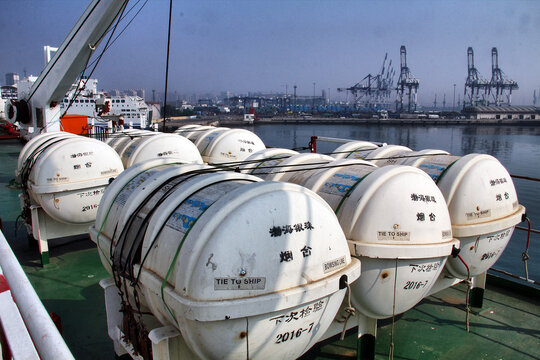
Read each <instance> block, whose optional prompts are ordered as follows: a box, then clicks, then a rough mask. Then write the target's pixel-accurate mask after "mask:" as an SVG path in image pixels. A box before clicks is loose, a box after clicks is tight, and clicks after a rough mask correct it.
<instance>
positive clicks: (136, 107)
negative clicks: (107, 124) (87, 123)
mask: <svg viewBox="0 0 540 360" xmlns="http://www.w3.org/2000/svg"><path fill="white" fill-rule="evenodd" d="M85 82H86V83H85ZM97 82H98V80H97V79H88V81H87V79H83V80H81V81H80V82H79V84H74V85H73V87H72V88H71V89H70V91H69V92H68V93H67V94H66V96H64V100H63V101H62V103H61V104H60V109H61V111H62V113H64V112H65V113H66V114H67V115H87V116H89V117H94V118H96V117H99V116H100V115H107V116H108V117H110V116H118V117H120V116H122V117H123V119H124V122H125V124H126V125H128V124H129V125H132V126H133V127H136V128H145V127H146V126H147V124H148V106H147V104H146V103H145V102H144V99H143V98H141V97H139V96H126V95H120V96H111V95H109V94H108V93H106V92H103V91H98V90H97ZM83 86H84V87H83ZM74 96H76V98H75V99H74V100H73V102H72V104H71V106H69V108H68V105H69V103H70V102H71V100H72V99H73V97H74ZM107 103H108V106H106V104H107ZM96 105H105V106H104V108H105V109H106V110H105V111H104V112H101V111H103V110H100V108H99V107H98V106H96ZM66 108H67V111H66ZM107 110H108V111H107Z"/></svg>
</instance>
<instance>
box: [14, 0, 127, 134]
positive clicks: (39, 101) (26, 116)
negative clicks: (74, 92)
mask: <svg viewBox="0 0 540 360" xmlns="http://www.w3.org/2000/svg"><path fill="white" fill-rule="evenodd" d="M128 1H129V0H92V2H91V3H90V5H89V6H88V7H87V9H86V10H85V12H84V13H83V14H82V16H81V17H80V18H79V20H78V21H77V23H76V24H75V26H74V27H73V29H72V30H71V32H70V33H69V35H68V36H67V37H66V39H65V40H64V42H63V43H62V45H60V47H59V48H58V51H57V52H56V54H55V55H54V57H53V58H52V59H51V61H49V62H48V63H47V65H46V66H45V68H44V69H43V71H42V72H41V74H40V75H39V77H38V79H37V80H36V82H35V83H34V84H33V86H32V88H31V89H30V92H29V94H27V95H26V96H25V97H24V98H22V99H19V101H18V102H15V103H13V102H12V103H8V104H7V107H6V115H7V117H8V121H10V122H12V123H14V122H16V121H18V122H19V124H20V125H21V132H22V133H24V131H25V130H26V132H28V133H31V132H40V131H53V130H59V120H60V119H59V117H60V111H59V106H58V103H59V102H61V101H62V100H63V98H64V96H65V95H66V93H67V91H68V90H69V89H70V87H71V85H72V84H73V82H74V81H75V80H76V79H77V77H78V76H79V74H80V73H81V72H82V71H83V70H84V68H85V67H86V65H87V63H88V60H89V59H90V57H91V56H92V54H93V52H94V51H95V50H96V48H97V46H98V45H99V43H100V41H101V40H102V39H103V37H104V36H105V34H106V33H107V31H108V29H109V28H110V27H111V25H112V24H113V23H114V21H115V20H116V18H117V17H118V16H119V14H120V13H121V12H122V10H123V9H124V8H125V7H126V5H127V3H128Z"/></svg>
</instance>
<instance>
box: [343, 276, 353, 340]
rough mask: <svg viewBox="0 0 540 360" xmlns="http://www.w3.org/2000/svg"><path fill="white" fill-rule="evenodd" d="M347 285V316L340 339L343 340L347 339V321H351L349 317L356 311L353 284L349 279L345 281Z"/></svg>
mask: <svg viewBox="0 0 540 360" xmlns="http://www.w3.org/2000/svg"><path fill="white" fill-rule="evenodd" d="M345 285H347V306H345V309H344V310H345V312H346V313H347V315H346V316H345V321H344V322H343V330H342V331H341V336H340V338H339V339H340V340H341V341H343V339H345V333H346V332H347V321H349V318H350V317H351V316H354V315H355V313H356V309H355V308H354V307H353V306H352V304H351V284H349V282H348V281H345Z"/></svg>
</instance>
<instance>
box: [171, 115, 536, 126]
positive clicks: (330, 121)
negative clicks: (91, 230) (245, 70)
mask: <svg viewBox="0 0 540 360" xmlns="http://www.w3.org/2000/svg"><path fill="white" fill-rule="evenodd" d="M186 124H202V125H206V124H212V125H214V126H216V125H217V126H244V125H249V124H248V123H245V122H244V121H243V119H242V118H241V117H222V116H213V117H202V118H196V119H182V120H168V121H167V127H172V128H178V127H180V126H183V125H186ZM274 124H275V125H288V124H291V125H294V124H312V125H393V126H404V125H407V126H410V125H416V126H429V125H442V126H451V125H491V126H493V125H502V126H538V125H540V119H535V120H530V119H359V118H345V119H343V118H319V117H313V118H299V117H298V118H293V117H274V118H262V119H259V120H256V121H255V124H254V125H274Z"/></svg>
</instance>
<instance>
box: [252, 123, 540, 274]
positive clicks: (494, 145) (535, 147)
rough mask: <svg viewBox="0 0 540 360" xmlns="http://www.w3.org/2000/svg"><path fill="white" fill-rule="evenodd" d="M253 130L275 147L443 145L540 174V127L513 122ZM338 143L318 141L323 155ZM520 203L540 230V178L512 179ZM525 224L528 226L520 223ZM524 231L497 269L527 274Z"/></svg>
mask: <svg viewBox="0 0 540 360" xmlns="http://www.w3.org/2000/svg"><path fill="white" fill-rule="evenodd" d="M245 128H246V129H248V130H251V131H253V132H255V133H256V134H257V135H258V136H259V137H260V138H261V139H262V140H263V141H264V143H265V144H266V146H271V147H282V148H299V147H304V146H307V144H308V143H309V140H310V137H311V136H313V135H317V136H327V137H336V138H346V139H353V140H366V141H375V142H386V143H388V144H396V145H404V146H407V147H409V148H411V149H413V150H422V149H441V150H446V151H448V152H449V153H451V154H452V155H466V154H470V153H482V154H490V155H493V156H494V157H496V158H497V159H499V161H500V162H501V163H502V164H503V165H504V166H505V167H506V168H507V169H508V171H509V172H510V174H513V175H522V176H529V177H534V178H540V128H536V127H510V126H444V127H443V126H440V127H437V126H429V127H422V126H378V125H369V126H366V125H304V124H302V125H254V126H248V127H245ZM335 147H336V144H329V143H326V144H325V143H318V144H317V150H318V152H320V153H325V152H331V151H332V150H333V149H334V148H335ZM514 184H515V186H516V190H517V193H518V198H519V202H520V203H521V204H522V205H524V206H525V207H526V208H527V214H528V216H529V218H530V219H531V221H532V225H533V228H536V229H540V203H539V200H540V182H533V181H526V180H520V179H514ZM521 226H526V223H522V224H521ZM526 240H527V235H526V232H524V231H521V230H516V231H515V232H514V236H513V237H512V239H511V241H510V243H509V245H508V247H507V248H506V250H505V252H504V253H503V255H502V257H501V258H500V259H499V261H498V262H497V264H496V265H495V267H496V268H500V269H503V270H506V271H510V272H512V273H514V274H517V275H521V276H524V274H525V271H524V266H523V262H522V261H521V254H522V252H523V251H524V250H525V243H526ZM529 256H530V260H529V264H528V265H529V277H530V278H532V279H534V280H537V281H540V236H539V235H536V234H532V235H531V245H530V249H529Z"/></svg>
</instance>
